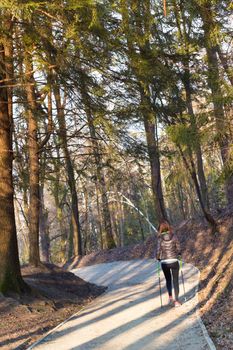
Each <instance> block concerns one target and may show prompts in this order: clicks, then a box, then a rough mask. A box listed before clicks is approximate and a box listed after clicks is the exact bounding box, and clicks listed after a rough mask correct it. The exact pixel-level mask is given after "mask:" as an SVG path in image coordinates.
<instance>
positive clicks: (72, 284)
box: [0, 209, 233, 350]
mask: <svg viewBox="0 0 233 350" xmlns="http://www.w3.org/2000/svg"><path fill="white" fill-rule="evenodd" d="M218 225H219V234H218V235H217V236H213V235H211V232H210V230H209V228H208V226H207V225H206V224H205V223H204V222H202V220H201V219H198V220H197V219H196V220H191V219H190V220H187V221H185V222H183V223H181V224H180V225H179V226H177V227H176V228H175V229H176V232H177V235H178V236H179V239H180V241H181V244H182V248H183V260H184V261H185V262H189V263H191V264H193V265H195V266H197V267H198V268H199V270H200V271H201V280H200V286H199V309H200V312H201V316H202V319H203V321H204V323H205V325H206V327H207V329H208V332H209V334H210V336H211V338H212V339H213V341H214V343H215V345H216V348H217V349H219V350H220V349H221V350H233V324H232V319H233V239H232V237H233V209H232V210H228V211H225V212H224V213H222V214H221V215H220V216H219V217H218ZM155 245H156V240H155V239H154V237H149V238H148V239H147V240H146V241H145V242H144V243H139V244H136V245H133V246H129V247H125V248H116V249H112V250H109V251H107V250H103V251H99V252H96V253H92V254H89V255H86V256H84V257H83V258H81V259H80V258H79V259H76V260H73V261H70V262H69V264H67V265H66V266H65V268H67V269H74V268H77V267H83V266H88V265H94V264H99V263H105V262H112V261H119V260H132V259H143V258H153V257H154V251H155ZM22 274H23V276H24V279H25V281H26V282H27V283H28V284H29V285H30V286H31V287H32V288H33V291H34V292H33V295H30V296H29V295H25V296H23V297H21V298H17V296H14V295H12V296H9V297H8V298H5V297H3V296H0V320H1V321H0V348H1V350H11V349H18V350H23V349H26V348H27V347H28V346H29V345H30V344H31V343H33V342H35V341H36V340H37V339H38V338H40V337H41V336H42V335H44V334H46V333H47V332H48V331H49V330H50V329H52V328H54V327H55V326H56V325H58V324H59V323H61V322H62V321H64V320H65V319H67V318H69V317H70V316H71V315H72V314H74V313H77V312H78V311H79V310H81V309H82V307H83V306H85V305H87V304H88V303H89V302H90V301H91V300H93V298H95V297H96V296H98V295H100V294H101V293H102V292H103V291H104V290H105V288H104V287H97V286H95V285H94V284H91V283H87V282H85V281H83V280H82V279H80V278H78V277H76V276H74V275H73V274H71V273H69V272H67V271H65V270H64V269H61V268H58V267H54V266H53V265H46V266H45V267H44V268H38V269H35V268H33V269H32V268H29V267H23V268H22Z"/></svg>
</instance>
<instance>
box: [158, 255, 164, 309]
mask: <svg viewBox="0 0 233 350" xmlns="http://www.w3.org/2000/svg"><path fill="white" fill-rule="evenodd" d="M158 265H159V266H158V269H157V271H158V277H159V293H160V302H161V307H163V301H162V290H161V281H160V270H161V263H160V262H159V261H158Z"/></svg>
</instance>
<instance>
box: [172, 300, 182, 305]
mask: <svg viewBox="0 0 233 350" xmlns="http://www.w3.org/2000/svg"><path fill="white" fill-rule="evenodd" d="M181 305H182V304H181V303H180V302H179V301H178V300H175V302H174V306H175V307H179V306H181Z"/></svg>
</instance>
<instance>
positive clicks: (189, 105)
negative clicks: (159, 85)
mask: <svg viewBox="0 0 233 350" xmlns="http://www.w3.org/2000/svg"><path fill="white" fill-rule="evenodd" d="M185 67H186V69H188V71H187V70H186V72H185V79H184V86H185V92H186V103H187V109H188V113H189V115H190V122H191V126H192V131H193V133H194V150H195V155H196V159H197V173H198V179H199V183H200V190H201V194H202V199H203V203H204V205H205V207H206V208H207V209H209V197H208V190H207V184H206V178H205V173H204V167H203V160H202V150H201V143H200V136H199V132H198V128H197V124H196V117H195V114H194V111H193V104H192V94H191V86H190V73H189V68H187V67H189V63H188V62H186V64H185Z"/></svg>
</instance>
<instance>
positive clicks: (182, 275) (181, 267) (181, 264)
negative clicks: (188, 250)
mask: <svg viewBox="0 0 233 350" xmlns="http://www.w3.org/2000/svg"><path fill="white" fill-rule="evenodd" d="M180 271H181V278H182V283H183V289H184V300H185V301H186V296H185V294H186V292H185V286H184V274H183V262H182V259H180Z"/></svg>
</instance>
